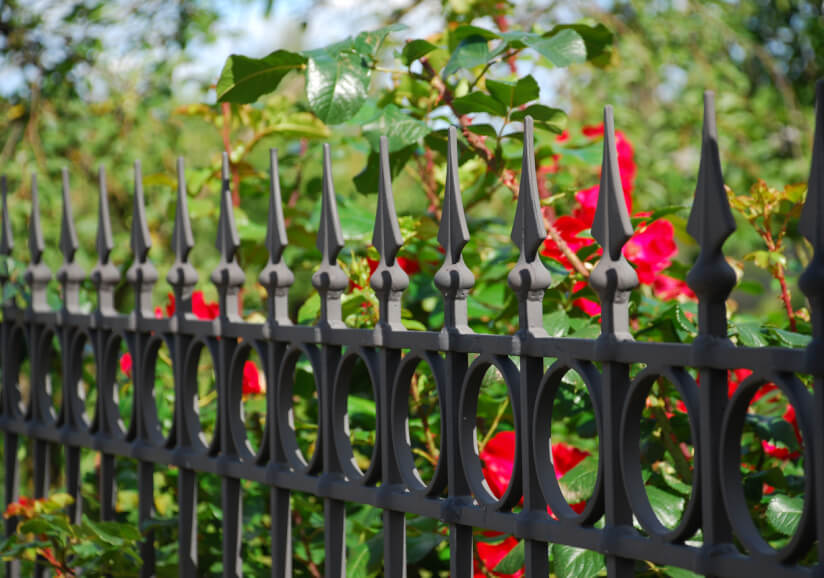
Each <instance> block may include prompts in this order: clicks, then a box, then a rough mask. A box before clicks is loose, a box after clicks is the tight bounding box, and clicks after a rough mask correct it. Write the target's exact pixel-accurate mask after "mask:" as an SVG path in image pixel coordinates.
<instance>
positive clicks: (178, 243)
mask: <svg viewBox="0 0 824 578" xmlns="http://www.w3.org/2000/svg"><path fill="white" fill-rule="evenodd" d="M172 246H173V247H174V250H175V257H176V258H177V260H178V261H181V262H184V263H185V262H186V260H187V259H188V258H189V252H190V251H191V250H192V248H193V247H194V246H195V240H194V236H193V235H192V224H191V222H190V221H189V203H188V198H187V195H186V171H185V165H184V160H183V157H182V156H180V157H177V209H176V212H175V227H174V231H173V232H172Z"/></svg>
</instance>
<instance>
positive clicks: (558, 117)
mask: <svg viewBox="0 0 824 578" xmlns="http://www.w3.org/2000/svg"><path fill="white" fill-rule="evenodd" d="M527 115H529V116H531V117H532V119H533V120H534V121H535V126H537V127H538V128H544V129H546V130H549V131H552V132H554V133H559V134H560V133H561V132H562V131H563V129H564V126H566V121H567V115H566V113H565V112H564V111H563V110H561V109H560V108H552V107H549V106H546V105H543V104H530V105H529V106H528V107H526V108H525V109H523V110H516V111H514V112H513V113H512V114H511V115H510V118H511V119H512V120H523V119H524V118H525V117H526V116H527Z"/></svg>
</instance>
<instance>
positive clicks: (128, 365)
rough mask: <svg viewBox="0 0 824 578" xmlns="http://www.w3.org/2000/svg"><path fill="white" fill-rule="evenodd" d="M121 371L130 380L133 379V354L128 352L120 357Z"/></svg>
mask: <svg viewBox="0 0 824 578" xmlns="http://www.w3.org/2000/svg"><path fill="white" fill-rule="evenodd" d="M120 371H122V372H123V373H124V374H126V377H128V378H129V379H131V378H132V354H131V353H129V352H128V351H127V352H126V353H124V354H123V355H121V356H120Z"/></svg>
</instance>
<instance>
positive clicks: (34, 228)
mask: <svg viewBox="0 0 824 578" xmlns="http://www.w3.org/2000/svg"><path fill="white" fill-rule="evenodd" d="M45 249H46V244H45V243H44V242H43V228H42V227H41V226H40V195H39V194H38V192H37V175H32V176H31V217H30V218H29V253H31V262H32V264H34V265H39V264H40V262H41V260H42V258H43V251H45Z"/></svg>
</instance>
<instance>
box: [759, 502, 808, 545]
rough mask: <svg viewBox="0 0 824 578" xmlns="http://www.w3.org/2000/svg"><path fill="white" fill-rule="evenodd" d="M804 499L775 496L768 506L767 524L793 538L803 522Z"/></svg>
mask: <svg viewBox="0 0 824 578" xmlns="http://www.w3.org/2000/svg"><path fill="white" fill-rule="evenodd" d="M803 510H804V499H803V498H799V497H790V496H787V495H786V494H775V495H774V496H773V497H772V498H771V499H770V503H769V504H767V522H768V523H769V524H770V526H771V527H772V528H773V529H774V530H775V531H777V532H781V533H782V534H784V535H785V536H792V535H793V534H795V530H796V528H798V522H800V521H801V513H802V511H803Z"/></svg>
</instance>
